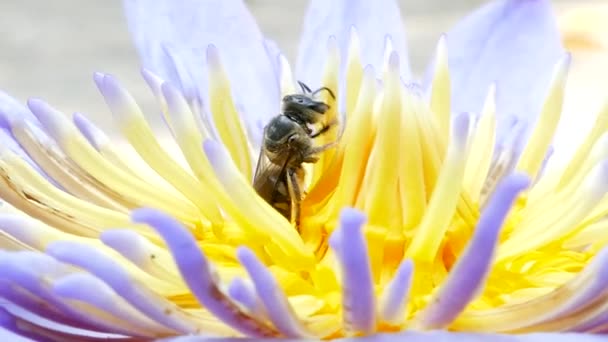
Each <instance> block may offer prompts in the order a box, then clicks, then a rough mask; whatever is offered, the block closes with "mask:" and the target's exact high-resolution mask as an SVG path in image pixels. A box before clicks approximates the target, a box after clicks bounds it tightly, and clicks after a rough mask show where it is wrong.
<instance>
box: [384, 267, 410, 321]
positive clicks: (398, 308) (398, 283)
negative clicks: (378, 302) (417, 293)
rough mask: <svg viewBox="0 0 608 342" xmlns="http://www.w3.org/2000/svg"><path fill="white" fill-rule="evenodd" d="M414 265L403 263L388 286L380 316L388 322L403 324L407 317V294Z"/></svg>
mask: <svg viewBox="0 0 608 342" xmlns="http://www.w3.org/2000/svg"><path fill="white" fill-rule="evenodd" d="M413 271H414V263H413V262H412V260H410V259H407V260H403V261H401V264H400V265H399V268H398V269H397V272H396V273H395V276H394V277H393V279H391V282H390V283H389V284H388V285H387V286H386V289H385V290H384V291H386V292H385V293H384V294H383V298H382V299H383V301H382V302H383V305H382V307H381V308H380V316H381V317H382V320H384V321H386V322H393V321H396V323H401V322H400V321H401V320H402V319H403V318H404V317H405V316H404V312H405V311H404V310H405V306H406V305H407V293H408V291H409V289H410V285H411V281H412V274H413Z"/></svg>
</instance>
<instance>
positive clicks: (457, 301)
mask: <svg viewBox="0 0 608 342" xmlns="http://www.w3.org/2000/svg"><path fill="white" fill-rule="evenodd" d="M529 183H530V180H529V177H528V176H527V175H524V174H520V173H516V174H512V175H509V176H507V177H506V178H505V179H503V180H502V181H501V183H500V184H499V185H498V186H497V188H496V191H495V192H494V194H493V195H492V197H491V198H490V200H489V202H488V205H487V206H486V208H485V209H484V210H483V212H482V213H481V216H480V218H479V221H478V223H477V227H476V228H475V232H474V234H473V237H472V239H471V241H470V242H469V244H468V246H467V248H466V250H465V252H464V253H463V255H462V256H461V257H460V258H459V259H458V262H457V263H456V265H455V266H454V267H453V268H452V270H451V271H450V273H449V275H448V278H447V279H446V280H445V282H444V284H443V285H442V288H441V290H440V291H439V293H438V294H437V295H436V298H435V300H433V301H432V302H431V304H429V306H428V307H427V308H426V309H425V310H424V311H423V312H422V313H421V314H420V317H421V323H422V326H424V327H426V328H443V327H445V326H446V325H448V324H449V323H451V322H452V320H453V319H454V318H456V316H457V315H458V314H459V313H460V312H461V311H462V310H463V309H464V308H465V307H466V305H467V304H468V303H469V302H470V301H471V300H472V299H473V298H474V297H475V295H476V294H477V292H478V291H479V289H480V288H481V287H482V286H483V282H484V281H485V277H486V274H487V272H488V270H489V268H490V265H491V263H492V260H493V254H494V250H495V248H496V240H497V238H498V233H499V232H500V229H501V228H502V223H503V222H504V220H505V218H506V216H507V214H508V213H509V211H510V210H511V207H512V205H513V203H514V201H515V199H516V198H517V195H518V194H519V193H520V192H521V191H522V190H524V189H525V188H526V187H527V186H528V185H529Z"/></svg>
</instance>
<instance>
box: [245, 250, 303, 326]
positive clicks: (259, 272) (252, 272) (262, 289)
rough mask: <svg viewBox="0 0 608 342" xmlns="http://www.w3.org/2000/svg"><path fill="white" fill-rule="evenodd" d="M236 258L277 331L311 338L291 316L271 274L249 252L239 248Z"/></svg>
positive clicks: (287, 305) (289, 309)
mask: <svg viewBox="0 0 608 342" xmlns="http://www.w3.org/2000/svg"><path fill="white" fill-rule="evenodd" d="M237 257H238V259H239V261H240V262H241V264H242V265H243V266H244V267H245V269H246V270H247V273H248V274H249V277H251V280H252V281H253V284H254V286H255V289H256V292H257V294H258V296H259V298H260V300H261V301H262V303H263V304H264V307H265V309H266V310H265V311H266V313H267V314H268V318H269V319H270V321H272V323H273V324H274V326H276V327H277V329H279V331H280V332H281V333H282V334H283V335H285V336H286V337H290V338H301V337H307V336H308V337H311V336H310V334H309V333H308V332H306V330H305V329H304V327H303V326H302V325H301V323H300V322H299V320H298V318H297V317H295V315H294V314H293V310H292V309H291V307H290V306H289V303H288V302H287V298H286V297H285V295H284V294H283V291H282V290H281V289H280V288H279V286H278V285H277V283H276V280H275V279H274V277H273V275H272V273H270V271H269V270H268V269H267V268H266V266H264V264H262V263H261V262H260V261H259V260H258V258H257V257H256V256H255V254H253V252H252V251H251V250H249V249H248V248H246V247H239V248H238V250H237Z"/></svg>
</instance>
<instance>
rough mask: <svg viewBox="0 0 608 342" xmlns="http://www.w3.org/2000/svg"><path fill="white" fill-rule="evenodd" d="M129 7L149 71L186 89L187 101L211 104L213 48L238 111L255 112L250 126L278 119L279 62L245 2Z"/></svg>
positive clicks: (128, 2)
mask: <svg viewBox="0 0 608 342" xmlns="http://www.w3.org/2000/svg"><path fill="white" fill-rule="evenodd" d="M124 4H125V11H126V15H127V22H128V26H129V29H130V31H131V33H132V36H133V38H134V41H135V46H136V47H137V50H138V51H139V55H140V57H141V59H142V63H143V66H144V67H145V68H146V69H149V70H150V71H152V72H154V73H156V74H158V75H159V76H160V77H162V78H164V79H165V80H167V81H170V82H171V83H173V84H174V85H181V90H182V91H183V92H184V93H185V94H186V95H190V94H191V93H192V92H194V91H195V92H196V93H197V94H198V96H199V97H200V98H201V99H203V102H204V103H209V101H206V100H205V99H207V98H208V84H207V80H208V70H207V63H206V61H205V60H206V55H205V50H206V49H207V46H208V45H210V44H213V45H215V46H216V47H217V48H218V50H219V52H220V55H221V58H222V62H223V64H224V66H225V67H226V72H227V73H228V78H229V79H230V84H231V87H232V91H233V95H234V96H235V104H236V107H237V108H250V109H252V110H250V111H248V112H247V114H248V115H250V117H247V121H248V122H256V121H257V120H260V119H261V120H262V121H264V122H266V121H267V119H268V118H269V117H270V116H272V115H274V114H275V113H277V111H278V110H279V103H280V102H279V83H278V80H277V77H276V71H275V70H274V67H273V63H274V61H272V60H271V58H269V55H268V50H267V47H268V45H267V44H266V42H265V40H264V37H263V36H262V34H261V32H260V30H259V28H258V27H257V25H256V23H255V20H254V18H253V16H252V15H251V14H250V13H249V11H248V10H247V8H246V6H245V5H244V3H243V1H240V0H236V1H222V0H207V1H197V0H184V1H179V3H176V2H175V1H170V0H158V1H154V2H153V3H150V2H149V1H143V0H125V1H124ZM245 59H246V63H243V61H244V60H245ZM253 109H255V110H253ZM250 128H251V127H250Z"/></svg>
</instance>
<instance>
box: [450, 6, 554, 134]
mask: <svg viewBox="0 0 608 342" xmlns="http://www.w3.org/2000/svg"><path fill="white" fill-rule="evenodd" d="M447 43H448V54H449V68H450V78H451V80H452V94H453V97H452V111H453V112H463V111H467V112H473V113H479V112H480V111H481V108H482V105H483V102H484V97H485V95H486V94H487V91H488V87H489V86H490V84H491V83H492V82H496V88H497V93H496V95H497V97H496V111H497V113H498V114H499V116H498V127H503V126H505V125H506V124H507V121H508V120H512V119H510V118H509V117H510V116H515V117H517V118H520V119H521V118H531V117H534V116H536V115H537V114H538V112H539V111H540V106H541V104H542V101H543V100H544V97H545V95H546V94H545V93H546V91H547V86H548V83H549V81H550V78H551V72H552V68H553V65H554V64H555V63H556V62H557V61H558V60H559V58H560V57H562V56H563V53H564V51H563V47H562V45H561V41H560V35H559V32H558V30H557V25H556V23H555V20H554V17H553V13H552V10H551V6H550V3H549V1H548V0H534V1H518V0H503V1H494V2H492V3H490V4H487V5H485V6H484V7H482V8H480V9H479V10H477V11H475V12H473V13H472V14H471V15H469V16H468V17H466V18H465V19H464V20H462V21H461V22H460V23H459V24H457V25H456V26H455V27H454V28H453V29H452V30H450V31H449V32H448V33H447ZM499 140H501V139H499Z"/></svg>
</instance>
